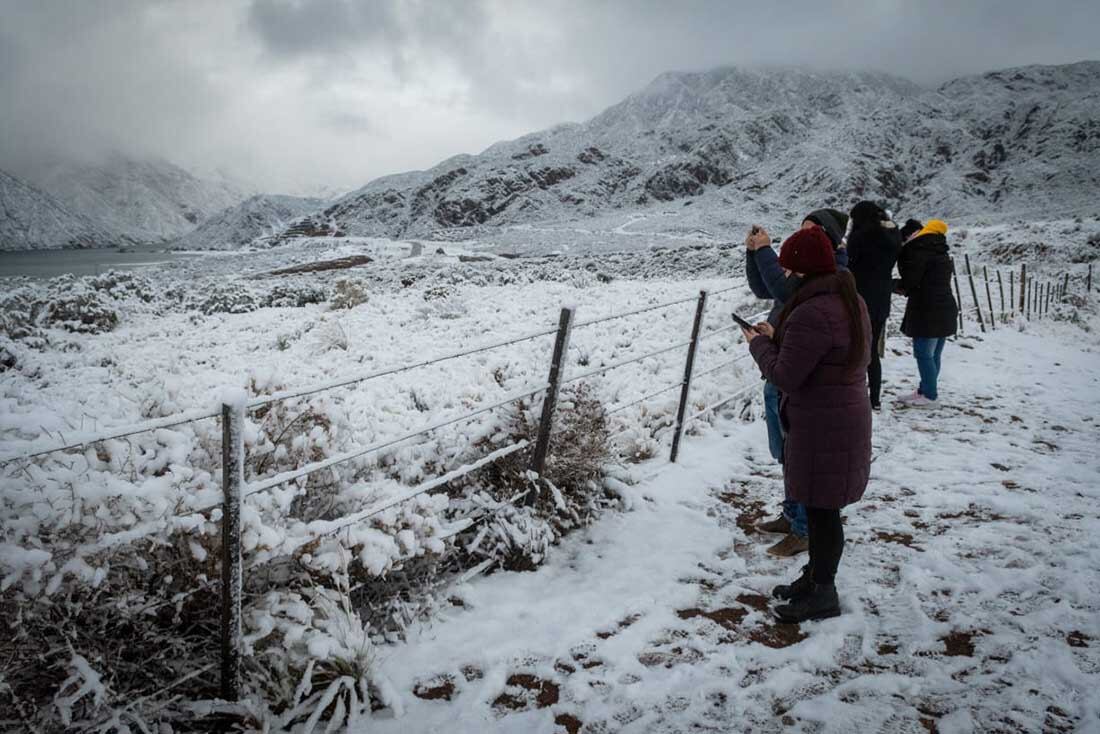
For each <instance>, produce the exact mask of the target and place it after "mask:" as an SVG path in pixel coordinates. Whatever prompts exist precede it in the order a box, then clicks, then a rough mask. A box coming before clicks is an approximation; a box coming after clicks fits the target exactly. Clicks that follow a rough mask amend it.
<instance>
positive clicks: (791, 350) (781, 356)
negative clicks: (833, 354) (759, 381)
mask: <svg viewBox="0 0 1100 734" xmlns="http://www.w3.org/2000/svg"><path fill="white" fill-rule="evenodd" d="M832 346H833V337H832V332H831V330H830V329H829V324H828V323H827V322H826V320H825V318H824V317H822V316H821V314H820V313H818V311H817V310H816V309H814V308H805V307H800V308H798V309H796V310H795V311H794V312H793V313H792V314H791V316H790V318H789V319H788V321H787V324H786V326H785V328H784V331H783V341H782V345H781V346H780V345H776V343H775V341H773V340H772V339H769V338H767V337H763V336H760V337H756V338H755V339H753V340H752V342H751V343H750V344H749V351H750V352H752V357H753V359H755V360H756V364H757V365H758V366H759V367H760V372H761V374H763V375H764V377H765V378H767V380H768V382H771V383H772V384H774V385H775V386H776V387H778V388H779V389H780V390H782V391H783V392H785V393H790V392H794V391H796V390H798V389H799V388H800V387H802V383H804V382H805V381H806V378H808V377H809V376H810V374H811V373H812V372H813V371H814V369H816V368H817V365H818V364H819V363H820V362H821V360H822V359H823V358H824V357H825V355H826V354H828V353H829V350H830V349H832Z"/></svg>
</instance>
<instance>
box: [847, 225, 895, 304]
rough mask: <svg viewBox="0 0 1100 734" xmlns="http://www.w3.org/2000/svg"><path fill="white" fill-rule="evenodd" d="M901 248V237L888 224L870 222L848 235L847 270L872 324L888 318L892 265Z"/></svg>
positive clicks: (893, 227)
mask: <svg viewBox="0 0 1100 734" xmlns="http://www.w3.org/2000/svg"><path fill="white" fill-rule="evenodd" d="M900 249H901V234H900V233H899V232H898V228H897V226H896V225H895V224H894V223H893V222H890V221H885V222H881V223H880V222H872V223H869V224H866V225H863V226H861V227H859V228H858V229H855V230H854V231H853V232H852V233H851V234H850V235H848V270H850V271H851V273H852V275H854V276H855V279H856V288H857V289H859V295H861V296H863V300H864V301H865V302H866V303H867V313H868V314H869V315H870V316H871V322H872V323H881V322H883V321H886V319H887V317H889V316H890V295H891V294H892V293H893V292H894V263H895V262H897V259H898V250H900Z"/></svg>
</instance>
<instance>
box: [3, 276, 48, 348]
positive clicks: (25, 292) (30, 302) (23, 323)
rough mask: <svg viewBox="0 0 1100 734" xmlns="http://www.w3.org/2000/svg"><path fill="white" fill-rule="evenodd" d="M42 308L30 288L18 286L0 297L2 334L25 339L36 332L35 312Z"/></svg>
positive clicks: (10, 337) (11, 337)
mask: <svg viewBox="0 0 1100 734" xmlns="http://www.w3.org/2000/svg"><path fill="white" fill-rule="evenodd" d="M39 308H40V304H38V303H37V302H36V299H35V298H34V297H33V295H32V293H31V291H30V289H29V288H17V289H15V290H13V291H11V292H10V293H8V294H7V295H5V296H3V297H2V298H0V334H3V335H4V336H6V337H8V338H9V339H25V338H26V337H28V336H30V335H31V334H33V333H34V332H35V314H36V313H37V311H38V309H39Z"/></svg>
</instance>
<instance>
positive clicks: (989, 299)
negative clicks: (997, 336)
mask: <svg viewBox="0 0 1100 734" xmlns="http://www.w3.org/2000/svg"><path fill="white" fill-rule="evenodd" d="M982 275H983V276H984V278H985V300H986V303H988V304H989V328H990V329H993V330H994V331H996V330H997V319H996V317H994V316H993V294H992V293H991V292H990V290H989V268H987V267H986V266H985V265H983V266H982Z"/></svg>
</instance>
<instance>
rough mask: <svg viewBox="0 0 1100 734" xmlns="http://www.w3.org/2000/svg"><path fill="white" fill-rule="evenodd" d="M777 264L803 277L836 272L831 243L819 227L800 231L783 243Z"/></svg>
mask: <svg viewBox="0 0 1100 734" xmlns="http://www.w3.org/2000/svg"><path fill="white" fill-rule="evenodd" d="M779 264H780V265H782V266H783V267H785V268H786V269H787V270H791V271H794V272H796V273H803V274H805V275H817V274H820V273H835V272H836V256H835V255H834V254H833V243H832V241H831V240H830V239H829V235H827V234H825V230H823V229H822V228H821V227H811V228H810V229H800V230H798V231H797V232H795V233H794V234H792V235H791V236H790V237H788V238H787V239H786V241H785V242H784V243H783V247H782V248H781V249H780V250H779Z"/></svg>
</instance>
